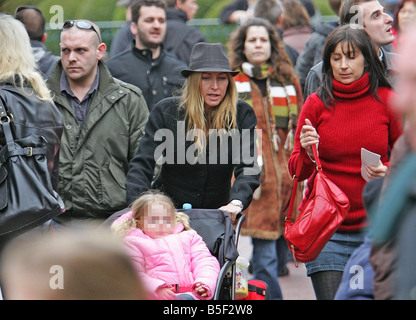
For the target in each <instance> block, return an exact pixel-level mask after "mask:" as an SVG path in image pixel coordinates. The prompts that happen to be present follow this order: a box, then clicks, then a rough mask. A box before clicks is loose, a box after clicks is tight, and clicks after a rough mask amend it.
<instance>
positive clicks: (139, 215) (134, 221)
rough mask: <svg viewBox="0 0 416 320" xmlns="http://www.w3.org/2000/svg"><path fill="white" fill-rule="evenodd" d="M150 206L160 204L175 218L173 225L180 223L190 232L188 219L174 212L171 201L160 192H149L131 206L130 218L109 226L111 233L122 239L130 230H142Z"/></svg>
mask: <svg viewBox="0 0 416 320" xmlns="http://www.w3.org/2000/svg"><path fill="white" fill-rule="evenodd" d="M152 204H162V205H163V206H164V207H166V208H167V209H168V210H169V211H171V212H172V216H173V217H175V223H176V224H177V223H182V224H183V225H184V227H185V230H191V227H190V225H189V217H188V216H187V215H186V214H184V213H182V212H175V206H174V204H173V202H172V200H171V199H170V198H169V197H168V196H167V195H165V194H163V193H162V192H160V191H158V190H149V191H147V192H145V193H144V194H143V195H141V196H140V197H139V198H137V199H136V200H135V201H134V202H133V204H132V206H131V210H132V218H131V219H126V220H123V221H121V222H119V223H115V224H113V225H112V226H111V228H112V229H113V231H114V232H115V233H116V234H117V235H119V236H121V237H123V236H125V235H126V234H127V233H129V232H130V231H131V230H133V229H135V228H140V229H141V228H142V221H143V217H144V214H145V212H146V210H147V209H148V208H149V207H150V206H151V205H152Z"/></svg>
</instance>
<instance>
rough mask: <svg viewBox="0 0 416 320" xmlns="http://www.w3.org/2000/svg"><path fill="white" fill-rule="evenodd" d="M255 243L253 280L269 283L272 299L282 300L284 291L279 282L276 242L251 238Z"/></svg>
mask: <svg viewBox="0 0 416 320" xmlns="http://www.w3.org/2000/svg"><path fill="white" fill-rule="evenodd" d="M251 241H252V243H253V257H252V263H253V279H257V280H262V281H264V282H266V283H267V286H268V289H269V292H270V299H271V300H282V299H283V296H282V291H281V290H280V285H279V282H278V280H277V275H278V272H277V269H278V267H277V266H278V261H277V253H276V240H264V239H258V238H251Z"/></svg>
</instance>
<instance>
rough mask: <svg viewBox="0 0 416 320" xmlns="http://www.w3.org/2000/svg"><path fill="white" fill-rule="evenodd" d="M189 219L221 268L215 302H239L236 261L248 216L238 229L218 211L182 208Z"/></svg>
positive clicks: (238, 221)
mask: <svg viewBox="0 0 416 320" xmlns="http://www.w3.org/2000/svg"><path fill="white" fill-rule="evenodd" d="M129 210H130V208H126V209H123V210H121V211H117V212H115V213H114V214H112V215H111V216H110V217H109V218H107V219H106V220H105V221H104V223H103V226H105V227H110V226H111V224H112V223H113V222H114V221H115V220H116V219H117V218H118V217H120V216H121V215H123V214H124V213H126V212H127V211H129ZM178 211H181V212H184V213H186V214H187V215H188V216H189V220H190V225H191V227H192V229H194V230H195V231H196V232H197V233H198V234H199V235H200V236H201V237H202V239H204V241H205V243H206V244H207V247H208V249H209V250H210V251H211V253H212V255H214V256H215V257H216V258H217V259H218V261H219V263H220V266H221V271H220V274H219V275H218V280H217V285H216V290H215V293H214V297H213V300H234V299H235V278H236V260H237V258H238V255H239V253H238V250H237V246H238V239H239V236H240V230H241V227H242V225H243V223H244V221H245V215H244V213H240V214H239V215H238V216H237V219H236V223H235V227H234V226H233V225H232V223H231V219H230V217H229V215H228V214H227V213H226V212H224V211H221V210H218V209H189V210H185V209H180V210H178Z"/></svg>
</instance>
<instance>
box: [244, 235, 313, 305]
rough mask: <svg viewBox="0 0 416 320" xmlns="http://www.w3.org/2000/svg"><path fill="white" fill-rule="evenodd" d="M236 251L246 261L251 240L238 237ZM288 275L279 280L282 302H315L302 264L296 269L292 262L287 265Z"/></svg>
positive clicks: (250, 248)
mask: <svg viewBox="0 0 416 320" xmlns="http://www.w3.org/2000/svg"><path fill="white" fill-rule="evenodd" d="M238 251H239V252H240V255H241V256H243V257H244V258H246V259H250V257H251V251H252V246H251V240H250V238H249V237H246V236H240V239H239V242H238ZM287 267H288V268H289V274H288V275H287V276H284V277H280V278H279V285H280V288H281V290H282V294H283V299H284V300H316V298H315V293H314V292H313V287H312V283H311V280H310V278H309V277H307V276H306V269H305V266H304V264H302V263H299V267H298V268H296V266H295V264H294V263H293V262H290V263H288V264H287Z"/></svg>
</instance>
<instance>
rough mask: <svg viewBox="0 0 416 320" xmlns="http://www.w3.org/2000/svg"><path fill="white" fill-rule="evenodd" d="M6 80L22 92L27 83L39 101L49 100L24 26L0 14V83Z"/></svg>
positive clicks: (48, 94) (48, 92) (46, 88)
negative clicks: (10, 81) (18, 87)
mask: <svg viewBox="0 0 416 320" xmlns="http://www.w3.org/2000/svg"><path fill="white" fill-rule="evenodd" d="M7 80H12V81H13V82H14V85H15V86H16V87H17V86H18V84H19V85H20V87H21V89H22V90H23V89H24V83H25V81H28V82H29V83H30V85H31V86H32V88H33V90H34V91H35V92H36V94H37V95H38V96H39V98H40V99H41V100H51V94H50V91H49V89H48V87H47V86H46V83H45V80H44V79H43V77H42V75H41V74H40V73H39V72H38V71H37V65H36V62H35V58H34V57H33V54H32V47H31V45H30V39H29V35H28V34H27V31H26V29H25V27H24V25H23V24H22V23H21V22H20V21H18V20H16V19H14V18H13V17H12V16H10V15H7V14H4V13H0V82H5V81H7ZM16 80H17V81H16ZM26 93H27V94H28V95H30V94H31V92H26Z"/></svg>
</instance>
